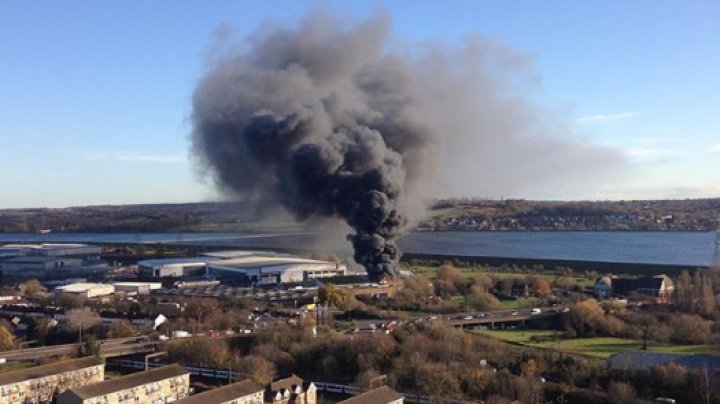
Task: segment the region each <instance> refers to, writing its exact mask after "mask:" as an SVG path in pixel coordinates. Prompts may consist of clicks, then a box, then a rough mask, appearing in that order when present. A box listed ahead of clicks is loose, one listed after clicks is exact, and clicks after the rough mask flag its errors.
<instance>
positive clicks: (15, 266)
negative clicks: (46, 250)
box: [0, 255, 83, 274]
mask: <svg viewBox="0 0 720 404" xmlns="http://www.w3.org/2000/svg"><path fill="white" fill-rule="evenodd" d="M82 264H83V260H82V258H73V257H62V256H41V255H37V256H36V255H33V256H25V257H15V258H9V259H6V260H4V261H2V263H1V264H0V266H1V267H2V270H3V273H6V274H10V273H17V272H21V271H32V272H46V271H49V270H52V269H60V268H65V267H79V266H82Z"/></svg>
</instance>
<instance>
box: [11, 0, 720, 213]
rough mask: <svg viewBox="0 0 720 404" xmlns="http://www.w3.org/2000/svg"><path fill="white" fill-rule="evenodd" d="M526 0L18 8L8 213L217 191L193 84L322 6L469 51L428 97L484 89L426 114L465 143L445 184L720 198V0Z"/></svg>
mask: <svg viewBox="0 0 720 404" xmlns="http://www.w3.org/2000/svg"><path fill="white" fill-rule="evenodd" d="M520 4H521V3H515V2H503V3H496V2H492V3H491V2H458V3H456V4H455V5H454V7H450V8H449V7H446V5H445V4H443V3H441V2H427V3H423V4H420V5H414V6H413V7H412V8H408V7H404V6H403V4H402V3H387V4H386V3H383V2H373V1H366V2H353V3H327V2H304V3H301V2H284V3H282V6H278V3H274V4H273V5H272V6H268V5H264V4H254V3H250V4H244V3H238V2H218V3H216V4H215V5H214V7H212V8H203V7H201V6H199V5H197V4H194V3H192V2H178V3H173V5H166V4H155V3H150V2H148V3H137V4H133V5H132V6H130V5H126V4H120V3H117V4H87V3H83V2H74V1H70V2H64V3H63V4H43V5H40V4H32V3H22V2H7V3H4V4H3V5H2V6H0V11H2V12H0V38H3V39H5V40H4V41H0V58H2V60H3V63H2V65H0V93H2V94H3V95H5V97H3V98H2V99H0V136H2V139H3V144H4V145H5V150H6V153H5V156H4V158H3V159H2V160H0V186H1V187H2V188H3V189H4V192H3V198H1V199H0V208H34V207H48V208H57V207H71V206H93V205H124V204H145V203H189V202H210V201H216V200H220V199H222V198H223V196H222V195H221V194H220V193H218V192H217V191H216V190H215V187H214V186H213V183H212V180H210V179H208V178H206V177H203V176H202V175H200V174H199V172H198V168H197V165H196V164H194V161H193V160H194V159H195V158H196V156H193V155H191V153H190V151H189V150H190V134H191V132H192V124H191V120H190V115H191V98H192V96H193V91H194V90H195V88H196V86H197V83H198V81H199V80H200V79H201V77H202V76H203V75H204V74H205V73H206V71H207V70H208V68H209V66H211V65H212V64H213V62H214V61H215V60H216V58H217V57H218V55H219V54H223V53H225V54H226V53H228V52H229V53H232V52H234V51H237V50H238V49H240V50H242V48H243V47H244V46H248V43H251V42H252V40H253V38H254V37H257V35H258V32H264V31H267V30H268V29H271V28H273V27H290V28H292V27H295V26H297V25H298V24H300V21H302V20H303V19H304V18H306V17H307V16H308V15H311V14H313V13H316V12H318V10H324V11H326V12H328V13H330V14H332V15H334V16H336V17H337V18H339V19H341V20H342V21H343V22H347V23H348V24H347V25H348V26H352V24H354V23H358V22H363V21H366V20H367V19H369V18H372V16H373V15H377V14H378V13H381V14H383V13H384V14H385V15H386V16H387V19H388V28H387V29H388V32H387V38H388V39H387V42H386V43H384V44H383V46H382V50H381V52H382V53H383V54H385V53H388V52H392V53H396V54H402V55H405V57H407V60H414V61H418V60H422V58H423V57H426V58H427V57H430V55H432V57H434V58H445V59H447V60H448V61H454V60H461V59H462V60H463V63H467V64H466V65H464V66H467V69H458V70H454V71H450V72H447V71H445V72H443V74H449V75H451V76H452V77H453V79H452V80H444V81H442V83H443V84H442V86H439V87H438V88H432V86H429V87H428V86H426V87H427V88H426V90H427V91H426V92H425V93H424V94H425V95H426V96H428V95H429V96H430V97H436V98H437V97H442V94H443V91H446V92H448V93H447V94H453V95H454V94H456V93H458V92H463V91H467V94H465V95H463V97H464V98H458V99H462V100H473V101H472V102H464V101H463V102H460V103H453V102H449V103H448V102H447V99H445V98H444V97H443V100H442V101H443V102H440V103H438V104H437V108H435V109H430V108H428V109H427V110H426V111H425V112H426V115H428V116H430V118H431V119H432V120H433V122H436V123H438V125H437V128H441V129H442V130H443V131H446V132H448V133H440V134H439V136H440V139H462V141H452V142H446V144H444V145H443V153H445V155H444V157H443V158H442V159H441V160H440V162H439V163H438V164H439V165H438V169H437V170H436V171H437V177H438V178H437V179H436V180H435V181H436V182H435V183H434V186H433V187H432V189H433V191H434V192H433V194H432V195H430V196H431V197H438V198H444V197H463V196H462V195H467V196H468V197H476V198H486V199H501V198H502V199H529V200H574V201H579V200H591V201H595V200H631V199H633V200H642V199H688V198H691V199H696V198H712V197H718V196H720V159H719V158H718V157H720V143H719V142H720V141H719V140H718V139H719V138H718V136H717V132H718V129H720V128H719V127H718V125H717V122H716V117H715V115H716V111H717V110H718V109H720V98H719V97H720V77H719V76H718V75H717V74H716V72H717V71H718V70H720V48H718V47H716V46H713V45H712V44H714V43H718V42H719V41H718V40H720V28H719V26H718V25H717V24H715V23H714V22H716V21H717V20H718V19H717V17H718V16H720V4H707V3H703V4H699V3H698V4H688V3H684V2H675V1H667V2H662V3H657V2H650V1H640V2H634V3H632V4H624V3H621V2H616V3H608V2H600V1H593V2H583V3H582V4H574V3H563V4H560V3H558V4H543V5H540V4H527V3H522V7H521V6H520ZM258 30H259V31H258ZM568 33H572V35H568ZM438 49H440V50H441V52H440V53H438V52H437V50H438ZM468 55H470V56H471V57H470V58H469V59H468ZM478 55H479V59H477V60H472V57H478ZM428 60H430V59H428ZM468 60H469V61H468ZM478 61H479V63H480V64H482V66H481V67H480V70H479V71H480V73H478V72H477V71H474V70H473V69H475V68H476V67H477V63H478ZM449 65H453V64H452V63H448V66H449ZM455 65H457V64H455ZM439 66H440V65H439ZM436 72H440V70H436ZM423 74H427V77H431V75H430V74H429V73H428V72H421V74H420V76H422V75H423ZM478 78H480V79H481V80H478ZM463 80H465V81H464V82H463ZM483 80H486V81H483ZM463 83H465V84H467V85H463ZM430 84H432V83H430ZM423 91H425V90H423ZM488 100H490V101H488ZM431 115H432V116H431ZM498 116H502V117H503V119H499V120H498V119H497V118H498ZM443 119H444V120H445V122H441V121H443ZM468 127H469V128H472V129H473V130H474V131H475V132H471V133H470V136H468V135H467V134H460V133H461V132H463V131H466V130H467V128H468ZM449 132H453V133H449ZM476 135H477V136H476Z"/></svg>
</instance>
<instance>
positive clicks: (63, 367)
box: [0, 357, 105, 404]
mask: <svg viewBox="0 0 720 404" xmlns="http://www.w3.org/2000/svg"><path fill="white" fill-rule="evenodd" d="M104 378H105V361H103V360H102V359H99V358H96V357H88V358H81V359H73V360H67V361H61V362H56V363H51V364H48V365H42V366H34V367H31V368H27V369H22V370H16V371H13V372H7V373H2V374H0V403H2V404H9V403H45V402H47V403H49V402H51V401H52V400H53V398H54V397H55V395H56V394H58V393H60V392H63V391H65V390H66V389H69V388H76V387H81V386H86V385H90V384H94V383H99V382H101V381H103V379H104Z"/></svg>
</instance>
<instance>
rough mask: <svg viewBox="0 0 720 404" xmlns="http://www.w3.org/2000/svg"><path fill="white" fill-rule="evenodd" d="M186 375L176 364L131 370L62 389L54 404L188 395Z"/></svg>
mask: <svg viewBox="0 0 720 404" xmlns="http://www.w3.org/2000/svg"><path fill="white" fill-rule="evenodd" d="M189 391H190V375H189V374H188V372H187V370H185V368H184V367H182V366H180V365H170V366H164V367H161V368H157V369H153V370H147V371H145V372H138V373H133V374H131V375H128V376H123V377H118V378H115V379H110V380H106V381H104V382H102V383H97V384H93V385H86V386H82V387H76V388H71V389H68V390H65V392H63V393H62V394H60V395H58V397H57V401H56V402H57V404H96V403H121V402H127V400H131V401H132V402H136V403H158V402H160V403H166V402H173V401H177V400H179V399H182V398H185V397H187V396H188V394H189Z"/></svg>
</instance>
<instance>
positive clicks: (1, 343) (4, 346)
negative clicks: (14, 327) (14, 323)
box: [0, 325, 15, 351]
mask: <svg viewBox="0 0 720 404" xmlns="http://www.w3.org/2000/svg"><path fill="white" fill-rule="evenodd" d="M13 348H15V335H14V334H13V333H12V331H10V330H9V329H8V328H7V327H5V326H3V325H0V351H7V350H10V349H13Z"/></svg>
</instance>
